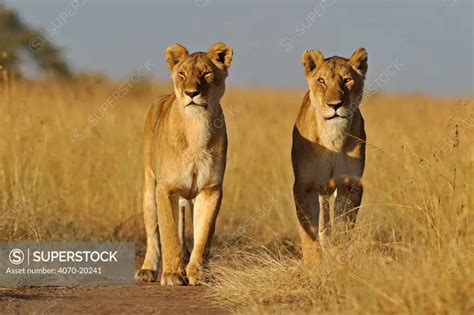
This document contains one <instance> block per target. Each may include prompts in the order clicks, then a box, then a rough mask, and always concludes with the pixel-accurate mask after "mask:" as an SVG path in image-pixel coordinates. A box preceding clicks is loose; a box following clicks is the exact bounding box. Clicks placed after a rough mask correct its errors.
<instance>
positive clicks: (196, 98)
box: [166, 43, 233, 114]
mask: <svg viewBox="0 0 474 315" xmlns="http://www.w3.org/2000/svg"><path fill="white" fill-rule="evenodd" d="M232 54H233V52H232V48H230V47H229V46H227V45H226V44H224V43H215V44H214V45H212V46H211V47H210V48H209V50H208V51H207V53H204V52H195V53H192V54H189V52H188V50H187V49H186V48H185V47H183V46H182V45H180V44H175V45H172V46H170V47H168V48H167V49H166V61H167V62H168V68H169V69H170V70H171V78H172V79H173V83H174V90H175V94H176V98H177V100H178V103H179V104H180V105H181V106H183V108H184V111H185V113H187V114H195V113H199V112H206V111H213V110H214V109H215V107H216V106H219V102H220V99H221V98H222V96H223V95H224V90H225V78H226V77H227V71H228V69H229V67H230V63H231V61H232Z"/></svg>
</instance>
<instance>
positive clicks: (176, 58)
mask: <svg viewBox="0 0 474 315" xmlns="http://www.w3.org/2000/svg"><path fill="white" fill-rule="evenodd" d="M165 56H166V62H168V68H169V69H170V70H171V71H173V68H174V66H176V65H177V64H178V63H179V62H180V61H182V60H183V59H184V58H186V57H188V56H189V52H188V50H187V49H186V48H185V47H184V46H182V45H180V44H174V45H171V46H170V47H168V48H166V53H165Z"/></svg>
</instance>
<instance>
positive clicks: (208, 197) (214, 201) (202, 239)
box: [186, 186, 222, 285]
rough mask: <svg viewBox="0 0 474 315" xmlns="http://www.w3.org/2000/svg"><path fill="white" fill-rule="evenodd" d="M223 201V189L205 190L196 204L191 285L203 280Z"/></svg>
mask: <svg viewBox="0 0 474 315" xmlns="http://www.w3.org/2000/svg"><path fill="white" fill-rule="evenodd" d="M221 201H222V187H220V186H219V187H213V188H207V189H204V190H203V191H201V192H200V193H199V195H198V196H197V197H196V202H195V204H194V232H193V234H194V247H193V250H192V252H191V258H190V260H189V264H188V266H187V267H186V274H187V276H188V279H189V284H190V285H197V284H199V282H200V281H202V280H203V279H202V278H203V274H202V269H203V267H204V264H205V263H206V262H207V258H208V255H209V251H210V246H211V241H212V236H213V235H214V229H215V224H216V218H217V214H218V213H219V208H220V205H221Z"/></svg>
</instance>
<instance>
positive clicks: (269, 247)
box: [0, 80, 474, 314]
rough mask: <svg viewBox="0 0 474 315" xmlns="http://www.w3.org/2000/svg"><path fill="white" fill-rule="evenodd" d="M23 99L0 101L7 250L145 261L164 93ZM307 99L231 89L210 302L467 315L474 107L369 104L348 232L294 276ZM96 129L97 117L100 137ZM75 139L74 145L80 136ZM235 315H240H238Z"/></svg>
mask: <svg viewBox="0 0 474 315" xmlns="http://www.w3.org/2000/svg"><path fill="white" fill-rule="evenodd" d="M117 88H118V84H112V83H97V84H96V83H95V82H93V81H87V80H84V81H83V82H76V83H74V84H73V85H66V84H58V83H54V82H36V83H17V84H15V85H14V86H13V87H12V89H11V90H10V96H9V98H8V99H7V95H6V93H5V89H4V88H3V86H2V89H1V90H0V91H1V93H2V94H1V95H0V102H1V103H0V108H1V113H2V114H1V116H0V154H1V155H0V161H1V164H0V189H1V193H0V201H1V208H0V241H20V240H38V241H45V240H56V241H58V240H59V241H62V240H89V241H90V240H129V241H135V242H136V244H137V245H138V248H139V249H140V251H142V250H143V245H144V240H145V233H144V228H143V223H142V218H141V188H142V182H141V180H142V162H141V132H142V128H143V122H144V117H145V115H146V112H147V110H148V107H149V105H150V104H151V103H152V102H153V99H154V98H155V97H157V96H159V95H160V94H163V93H165V92H169V91H171V89H170V87H169V86H167V85H155V84H140V85H137V86H134V87H133V89H131V91H130V92H129V93H128V94H127V95H124V96H123V97H122V96H121V97H119V99H118V100H117V102H116V103H115V106H114V107H109V108H108V109H107V110H106V111H105V112H103V111H101V109H100V106H101V105H102V104H103V103H104V102H106V100H107V98H108V97H110V96H111V95H112V94H113V92H114V90H116V89H117ZM303 94H304V91H303V90H301V91H296V90H286V91H285V90H281V89H280V90H270V89H268V90H266V89H259V90H246V89H232V88H229V89H228V92H227V94H226V96H225V97H224V100H223V104H224V110H225V113H226V119H227V125H228V134H229V151H228V167H227V172H226V177H225V192H224V201H223V205H222V209H221V213H220V216H219V219H218V228H217V233H216V239H215V244H216V246H215V247H214V251H213V256H214V259H213V262H212V273H213V276H214V278H213V279H214V280H213V283H212V286H211V289H210V294H211V298H213V299H214V300H215V301H216V303H220V304H223V305H225V306H231V307H235V306H243V307H245V308H243V310H245V311H248V310H251V311H259V312H271V311H273V310H275V308H276V307H282V306H284V307H287V308H289V309H293V310H299V311H301V312H315V311H319V312H323V313H352V314H367V313H411V314H414V313H426V314H433V313H448V312H449V313H454V314H456V313H459V314H461V313H465V314H466V313H472V312H474V300H473V296H474V231H473V219H474V212H473V209H472V205H473V199H474V190H473V180H472V178H473V177H472V176H473V160H474V149H473V146H472V139H473V133H474V132H473V129H474V106H473V105H472V104H473V103H472V102H471V101H468V100H465V99H464V100H461V99H434V98H429V97H424V96H420V95H408V96H390V95H373V96H371V97H370V98H368V99H367V100H366V101H365V102H364V104H363V106H362V112H363V114H364V117H365V120H366V128H367V134H368V135H367V136H368V147H367V153H368V157H367V167H366V172H365V176H364V183H365V194H364V199H363V206H362V209H361V211H360V218H359V221H358V224H357V227H356V230H355V231H354V232H353V233H351V234H349V235H346V234H345V233H343V231H342V228H341V227H336V229H335V231H334V233H333V235H332V237H331V243H332V246H331V247H330V248H329V249H328V251H327V252H325V253H324V255H323V257H322V258H321V261H320V262H318V263H317V265H316V267H315V268H314V270H307V269H305V268H304V267H303V266H302V265H301V263H300V256H299V250H298V248H297V246H296V244H297V243H298V238H297V234H296V218H295V215H294V205H293V198H292V195H291V186H292V181H293V175H292V171H291V163H290V147H291V129H292V125H293V121H294V119H295V117H296V113H297V110H298V107H299V105H300V102H301V99H302V97H303ZM91 115H96V119H95V120H97V122H96V123H93V122H91V120H93V121H95V120H94V119H92V118H90V117H91ZM78 129H80V130H81V131H79V130H78ZM245 311H244V312H245Z"/></svg>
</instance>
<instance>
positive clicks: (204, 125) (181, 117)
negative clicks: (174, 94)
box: [171, 100, 222, 150]
mask: <svg viewBox="0 0 474 315" xmlns="http://www.w3.org/2000/svg"><path fill="white" fill-rule="evenodd" d="M175 102H176V103H175V104H174V106H172V111H171V116H172V120H173V122H174V124H176V126H180V131H179V136H180V138H182V139H183V140H184V142H185V143H186V144H187V146H188V147H194V148H196V149H199V150H201V149H205V148H208V147H210V146H211V144H212V142H213V139H214V138H215V137H214V136H215V135H216V134H217V131H218V130H219V129H220V128H217V127H221V125H219V124H216V121H217V120H218V118H219V117H222V108H221V106H220V104H219V103H218V104H214V105H210V106H209V108H208V109H207V110H202V111H200V112H197V113H187V112H186V111H185V108H184V106H183V105H182V104H180V103H179V102H178V100H175ZM219 113H220V115H219ZM216 126H217V127H216Z"/></svg>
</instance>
